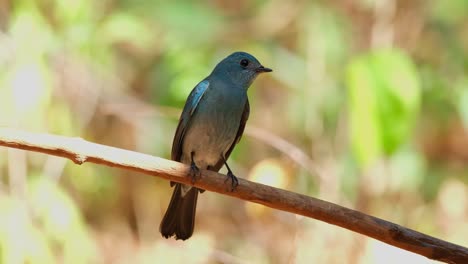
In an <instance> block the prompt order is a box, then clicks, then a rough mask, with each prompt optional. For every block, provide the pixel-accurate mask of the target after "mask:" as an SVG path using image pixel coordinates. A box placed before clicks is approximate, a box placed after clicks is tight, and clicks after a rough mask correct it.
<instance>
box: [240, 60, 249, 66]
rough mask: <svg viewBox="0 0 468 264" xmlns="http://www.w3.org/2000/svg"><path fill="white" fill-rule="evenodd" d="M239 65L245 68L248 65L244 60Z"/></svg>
mask: <svg viewBox="0 0 468 264" xmlns="http://www.w3.org/2000/svg"><path fill="white" fill-rule="evenodd" d="M240 65H241V66H242V67H244V68H245V67H247V66H248V65H249V61H248V60H246V59H243V60H241V61H240Z"/></svg>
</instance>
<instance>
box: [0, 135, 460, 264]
mask: <svg viewBox="0 0 468 264" xmlns="http://www.w3.org/2000/svg"><path fill="white" fill-rule="evenodd" d="M0 146H6V147H11V148H17V149H24V150H29V151H35V152H42V153H46V154H50V155H54V156H60V157H64V158H68V159H70V160H72V161H73V162H74V163H76V164H82V163H84V162H91V163H97V164H103V165H106V166H111V167H118V168H123V169H128V170H132V171H137V172H142V173H145V174H149V175H153V176H158V177H161V178H164V179H167V180H171V181H175V182H180V183H184V184H191V178H190V177H187V175H188V172H189V167H188V166H186V165H184V164H181V163H178V162H175V161H170V160H166V159H162V158H158V157H154V156H150V155H146V154H141V153H137V152H133V151H128V150H123V149H118V148H114V147H109V146H104V145H99V144H95V143H91V142H88V141H85V140H83V139H81V138H69V137H63V136H55V135H49V134H37V133H30V132H24V131H20V130H14V129H8V128H0ZM224 179H225V176H224V175H222V174H218V173H216V172H212V171H203V172H202V175H201V178H200V179H199V180H197V181H196V182H195V183H194V184H193V185H195V186H196V187H199V188H202V189H205V190H208V191H213V192H217V193H221V194H225V195H229V196H232V197H236V198H240V199H243V200H246V201H250V202H254V203H259V204H263V205H265V206H268V207H271V208H275V209H278V210H282V211H287V212H291V213H294V214H299V215H303V216H307V217H310V218H314V219H317V220H321V221H324V222H327V223H329V224H333V225H337V226H341V227H343V228H346V229H349V230H351V231H354V232H357V233H360V234H363V235H365V236H368V237H372V238H374V239H377V240H380V241H382V242H385V243H387V244H390V245H393V246H396V247H399V248H401V249H405V250H408V251H411V252H414V253H416V254H419V255H422V256H425V257H428V258H430V259H434V260H439V261H444V262H447V263H468V248H465V247H462V246H459V245H456V244H452V243H449V242H446V241H443V240H440V239H437V238H434V237H431V236H428V235H425V234H422V233H420V232H417V231H414V230H411V229H408V228H405V227H403V226H400V225H397V224H394V223H391V222H388V221H385V220H382V219H379V218H376V217H373V216H370V215H366V214H364V213H361V212H358V211H355V210H352V209H348V208H345V207H342V206H339V205H336V204H333V203H330V202H326V201H322V200H319V199H316V198H313V197H309V196H306V195H302V194H297V193H293V192H290V191H286V190H282V189H278V188H274V187H271V186H267V185H263V184H259V183H254V182H251V181H248V180H244V179H239V186H238V187H237V189H236V190H235V191H234V192H231V191H230V185H229V184H225V183H224Z"/></svg>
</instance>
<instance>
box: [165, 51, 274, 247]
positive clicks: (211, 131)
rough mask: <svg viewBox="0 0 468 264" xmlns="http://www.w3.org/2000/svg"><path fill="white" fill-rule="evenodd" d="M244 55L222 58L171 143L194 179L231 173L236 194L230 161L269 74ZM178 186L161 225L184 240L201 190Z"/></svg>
mask: <svg viewBox="0 0 468 264" xmlns="http://www.w3.org/2000/svg"><path fill="white" fill-rule="evenodd" d="M271 71H272V70H271V69H269V68H265V67H263V66H262V65H261V64H260V62H258V60H257V59H256V58H255V57H254V56H252V55H250V54H248V53H246V52H235V53H233V54H231V55H229V56H228V57H226V58H225V59H223V60H222V61H221V62H220V63H218V65H216V67H215V68H214V70H213V72H211V74H210V75H209V76H208V77H206V78H205V79H204V80H202V81H201V82H200V83H199V84H197V86H195V88H194V89H193V90H192V92H191V93H190V95H189V97H188V98H187V102H186V103H185V106H184V110H183V111H182V115H181V116H180V119H179V124H178V126H177V130H176V133H175V136H174V141H173V143H172V153H171V158H172V160H175V161H180V162H182V163H185V164H190V175H191V177H192V179H193V180H195V179H196V177H197V176H198V175H199V174H200V169H207V170H211V171H219V170H220V169H221V167H222V166H223V165H226V167H227V169H228V174H227V176H228V178H227V179H231V184H232V185H231V186H232V190H234V188H235V187H236V186H237V184H238V181H237V178H236V177H235V176H234V174H233V173H232V171H231V169H230V168H229V166H228V164H227V163H226V160H227V159H228V158H229V155H230V154H231V152H232V150H233V149H234V146H235V145H236V144H237V143H238V142H239V140H240V138H241V136H242V133H243V132H244V128H245V123H246V122H247V119H248V117H249V112H250V106H249V100H248V98H247V89H248V88H249V86H250V85H251V84H252V82H253V81H254V80H255V78H256V77H257V76H258V75H259V74H260V73H263V72H271ZM174 185H175V189H174V192H173V193H172V198H171V201H170V203H169V206H168V208H167V211H166V214H165V215H164V218H163V220H162V221H161V225H160V228H159V229H160V231H161V234H162V236H164V237H165V238H169V237H171V236H174V235H175V238H176V239H182V240H186V239H188V238H190V237H191V236H192V234H193V228H194V224H195V210H196V207H197V198H198V192H203V190H201V189H197V188H195V187H192V186H189V185H184V184H180V183H174V182H171V186H174Z"/></svg>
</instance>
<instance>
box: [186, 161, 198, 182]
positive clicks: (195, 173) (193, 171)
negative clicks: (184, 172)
mask: <svg viewBox="0 0 468 264" xmlns="http://www.w3.org/2000/svg"><path fill="white" fill-rule="evenodd" d="M189 174H190V177H191V178H192V183H195V181H196V180H197V179H198V178H200V177H201V172H200V169H199V168H198V167H197V165H195V163H192V164H191V165H190V173H189Z"/></svg>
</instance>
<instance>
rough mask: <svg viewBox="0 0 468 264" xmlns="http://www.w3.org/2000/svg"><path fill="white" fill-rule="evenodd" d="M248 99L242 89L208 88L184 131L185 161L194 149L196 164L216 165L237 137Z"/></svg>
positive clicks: (203, 166)
mask: <svg viewBox="0 0 468 264" xmlns="http://www.w3.org/2000/svg"><path fill="white" fill-rule="evenodd" d="M246 101H247V94H246V91H243V90H240V89H234V88H233V89H213V90H208V91H206V94H204V95H203V98H202V100H201V101H200V103H199V104H198V107H197V109H196V111H195V112H194V114H193V116H192V120H191V122H190V126H189V128H188V130H187V131H186V134H185V138H184V144H183V157H182V159H183V160H185V161H184V162H186V163H188V162H190V153H191V152H194V153H195V157H194V158H195V163H196V164H197V166H200V167H202V168H206V167H207V166H209V165H211V166H213V165H215V164H216V163H217V162H218V161H219V159H220V158H221V155H224V154H225V153H226V151H227V150H228V149H229V147H230V146H231V145H232V144H233V142H234V140H235V139H236V135H237V131H238V129H239V126H240V122H241V117H242V113H243V111H244V107H245V104H246Z"/></svg>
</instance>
